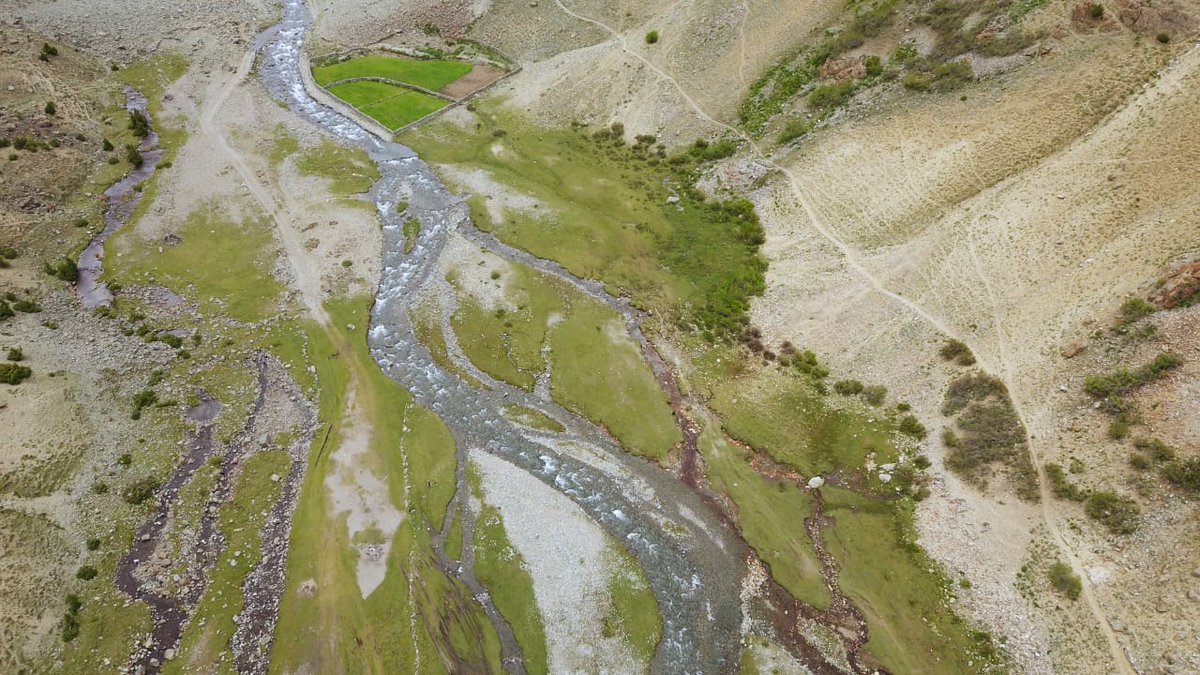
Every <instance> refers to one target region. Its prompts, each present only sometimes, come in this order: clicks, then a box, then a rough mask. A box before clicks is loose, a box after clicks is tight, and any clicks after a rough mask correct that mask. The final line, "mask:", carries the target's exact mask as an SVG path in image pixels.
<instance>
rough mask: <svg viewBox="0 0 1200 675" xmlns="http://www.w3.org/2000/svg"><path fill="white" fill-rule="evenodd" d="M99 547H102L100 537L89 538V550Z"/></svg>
mask: <svg viewBox="0 0 1200 675" xmlns="http://www.w3.org/2000/svg"><path fill="white" fill-rule="evenodd" d="M98 548H100V540H99V539H97V538H95V537H92V538H91V539H88V540H87V550H89V551H95V550H96V549H98Z"/></svg>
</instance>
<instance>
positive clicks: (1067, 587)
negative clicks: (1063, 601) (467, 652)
mask: <svg viewBox="0 0 1200 675" xmlns="http://www.w3.org/2000/svg"><path fill="white" fill-rule="evenodd" d="M1048 576H1049V578H1050V586H1051V587H1052V588H1053V589H1054V590H1055V591H1056V592H1057V593H1058V594H1059V595H1062V596H1064V597H1066V598H1069V599H1071V600H1078V599H1079V594H1080V593H1082V592H1083V581H1082V580H1080V578H1079V575H1078V574H1075V572H1074V571H1072V570H1071V566H1070V565H1068V564H1066V563H1065V562H1062V561H1057V562H1055V563H1054V564H1053V565H1051V566H1050V571H1049V572H1048Z"/></svg>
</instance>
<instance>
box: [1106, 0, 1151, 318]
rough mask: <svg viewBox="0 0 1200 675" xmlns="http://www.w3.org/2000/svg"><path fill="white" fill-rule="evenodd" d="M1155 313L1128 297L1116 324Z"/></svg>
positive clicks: (1137, 298)
mask: <svg viewBox="0 0 1200 675" xmlns="http://www.w3.org/2000/svg"><path fill="white" fill-rule="evenodd" d="M1093 6H1098V5H1093ZM1156 311H1158V308H1157V307H1155V306H1154V305H1152V304H1150V303H1148V302H1146V301H1145V300H1143V299H1141V298H1139V297H1136V296H1130V297H1128V298H1125V301H1124V302H1122V303H1121V311H1120V316H1119V318H1118V319H1117V324H1118V325H1121V326H1127V325H1129V324H1131V323H1134V322H1136V321H1140V320H1141V319H1144V318H1146V317H1148V316H1150V315H1151V314H1153V313H1154V312H1156Z"/></svg>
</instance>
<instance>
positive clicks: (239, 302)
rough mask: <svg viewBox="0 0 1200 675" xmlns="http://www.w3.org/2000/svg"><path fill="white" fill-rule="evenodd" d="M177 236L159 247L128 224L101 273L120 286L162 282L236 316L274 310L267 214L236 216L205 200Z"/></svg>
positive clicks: (256, 316)
mask: <svg viewBox="0 0 1200 675" xmlns="http://www.w3.org/2000/svg"><path fill="white" fill-rule="evenodd" d="M179 236H180V237H181V238H182V240H183V241H182V243H180V244H178V245H176V246H165V247H162V250H161V251H160V250H159V247H158V246H157V245H156V244H152V243H150V242H143V241H142V240H141V239H140V238H139V237H138V235H137V234H136V233H135V232H134V230H133V229H131V228H127V229H125V230H123V231H122V232H121V233H119V234H118V235H117V236H116V237H114V238H113V239H114V244H115V245H116V248H117V250H118V251H119V252H121V254H122V255H120V256H112V255H110V256H108V258H107V261H108V262H107V264H106V265H105V276H107V277H108V278H109V280H110V281H117V282H118V283H121V284H122V285H130V284H156V285H161V286H165V287H167V288H169V289H171V290H172V291H174V292H176V293H178V294H180V295H182V296H184V297H190V298H192V299H194V300H197V301H198V302H199V303H200V305H201V306H202V307H203V308H204V309H205V310H206V311H216V312H217V313H220V314H225V315H227V316H230V317H232V318H234V319H237V320H239V321H259V320H262V319H265V318H268V317H269V316H271V315H272V314H274V309H275V306H276V303H277V301H278V298H279V295H280V292H281V291H282V286H281V285H280V283H279V282H278V281H276V279H275V275H274V273H273V271H274V267H275V261H276V256H277V254H276V250H275V239H274V236H273V234H272V230H271V223H270V220H269V219H268V218H266V217H265V216H261V215H260V216H257V217H254V218H248V217H247V218H243V219H242V220H240V221H237V220H234V219H233V218H232V217H231V216H230V215H229V214H227V213H226V212H223V211H222V210H221V209H220V208H219V207H217V206H215V205H209V206H206V207H202V208H200V209H199V210H197V211H193V212H192V213H191V214H190V215H189V216H188V218H187V220H186V221H185V222H184V225H183V227H182V228H180V230H179Z"/></svg>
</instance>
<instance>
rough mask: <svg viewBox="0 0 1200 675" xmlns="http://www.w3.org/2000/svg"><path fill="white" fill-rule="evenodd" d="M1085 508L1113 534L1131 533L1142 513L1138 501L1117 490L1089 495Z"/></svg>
mask: <svg viewBox="0 0 1200 675" xmlns="http://www.w3.org/2000/svg"><path fill="white" fill-rule="evenodd" d="M1083 510H1084V512H1085V513H1087V515H1088V516H1089V517H1090V518H1092V519H1094V520H1098V521H1100V523H1102V524H1103V525H1104V526H1105V527H1107V528H1108V530H1109V531H1110V532H1112V533H1113V534H1130V533H1131V532H1133V531H1135V530H1137V527H1138V514H1139V513H1140V509H1138V506H1137V503H1136V502H1134V501H1133V500H1132V499H1130V498H1128V497H1122V496H1120V495H1118V494H1116V493H1115V492H1110V491H1107V490H1105V491H1100V492H1093V493H1092V494H1090V495H1089V496H1088V498H1087V502H1086V503H1085V504H1084V509H1083Z"/></svg>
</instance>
